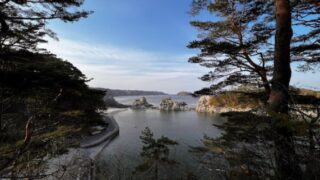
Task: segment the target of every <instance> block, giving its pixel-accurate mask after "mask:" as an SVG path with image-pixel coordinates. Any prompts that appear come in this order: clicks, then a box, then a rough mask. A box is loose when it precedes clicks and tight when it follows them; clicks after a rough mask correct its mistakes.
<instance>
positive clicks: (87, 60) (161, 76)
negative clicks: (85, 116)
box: [44, 39, 208, 93]
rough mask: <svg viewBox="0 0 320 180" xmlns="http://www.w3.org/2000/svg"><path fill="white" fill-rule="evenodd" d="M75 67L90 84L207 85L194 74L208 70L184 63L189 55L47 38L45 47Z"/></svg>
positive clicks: (173, 87) (163, 87) (144, 86)
mask: <svg viewBox="0 0 320 180" xmlns="http://www.w3.org/2000/svg"><path fill="white" fill-rule="evenodd" d="M44 47H45V48H47V49H48V50H49V51H51V52H52V53H54V54H57V56H58V57H60V58H63V59H66V60H68V61H70V62H71V63H73V64H74V65H75V66H76V67H78V68H79V69H80V70H81V71H82V72H83V73H84V74H86V76H87V77H88V78H94V80H92V81H91V82H89V85H91V86H94V87H107V88H115V89H142V90H160V91H165V92H168V93H176V92H178V91H181V90H188V91H194V90H198V89H200V88H202V87H204V86H206V85H208V84H205V83H204V82H201V81H200V80H199V79H197V77H199V76H201V75H202V74H204V73H205V72H207V71H208V70H207V69H204V68H202V67H199V66H197V65H194V64H189V63H188V62H187V59H188V57H190V56H192V54H166V53H158V52H150V51H145V50H138V49H133V48H120V47H115V46H112V45H97V44H95V43H85V42H77V41H73V40H68V39H60V41H53V40H50V41H49V43H48V44H46V45H45V46H44Z"/></svg>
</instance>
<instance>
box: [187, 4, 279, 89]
mask: <svg viewBox="0 0 320 180" xmlns="http://www.w3.org/2000/svg"><path fill="white" fill-rule="evenodd" d="M266 6H267V5H266V3H265V2H264V1H259V0H247V1H242V0H229V1H224V0H215V1H212V2H208V1H203V0H200V1H194V2H193V9H192V13H197V12H198V11H199V10H201V9H202V8H206V9H207V10H208V11H209V12H210V13H211V14H213V15H215V16H216V17H217V18H216V20H215V21H205V22H201V21H194V22H191V24H192V25H193V26H195V27H196V28H198V29H199V30H201V32H202V33H201V34H200V36H199V37H200V39H199V40H196V41H193V42H191V43H190V44H189V46H188V47H189V48H198V49H200V51H201V52H200V54H198V55H197V56H195V57H192V58H190V59H189V62H192V63H199V64H200V65H202V66H205V67H208V68H212V69H213V71H211V72H209V73H208V74H206V75H204V76H203V77H201V79H202V80H204V81H215V83H216V84H214V85H212V86H211V89H212V90H217V89H220V88H223V87H226V86H229V85H236V84H260V85H263V86H264V88H265V90H266V92H267V93H269V91H270V86H269V84H268V75H270V72H271V66H270V64H268V63H269V62H270V51H271V50H272V49H273V47H272V45H271V44H270V38H271V37H272V36H273V29H274V27H273V26H272V25H271V24H269V23H265V22H264V18H262V17H261V16H262V15H263V13H264V10H265V8H266Z"/></svg>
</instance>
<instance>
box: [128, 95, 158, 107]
mask: <svg viewBox="0 0 320 180" xmlns="http://www.w3.org/2000/svg"><path fill="white" fill-rule="evenodd" d="M152 106H153V105H152V104H149V103H148V102H147V99H146V98H145V97H141V98H140V99H136V100H135V101H134V102H133V103H132V106H131V108H133V109H146V108H151V107H152Z"/></svg>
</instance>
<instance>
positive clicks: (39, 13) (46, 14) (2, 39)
mask: <svg viewBox="0 0 320 180" xmlns="http://www.w3.org/2000/svg"><path fill="white" fill-rule="evenodd" d="M83 2H84V0H1V1H0V25H1V26H0V50H1V51H8V50H10V49H24V50H32V51H35V50H37V45H38V44H39V43H45V42H47V41H46V39H45V36H49V37H52V38H57V37H56V34H55V33H54V32H53V31H52V30H50V29H49V28H48V27H47V24H48V21H49V20H53V19H60V20H62V21H64V22H73V21H77V20H79V19H80V18H83V17H87V16H88V15H89V14H90V13H92V12H91V11H84V10H77V9H79V7H80V6H81V5H82V4H83Z"/></svg>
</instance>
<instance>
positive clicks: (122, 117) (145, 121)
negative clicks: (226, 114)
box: [98, 96, 224, 179]
mask: <svg viewBox="0 0 320 180" xmlns="http://www.w3.org/2000/svg"><path fill="white" fill-rule="evenodd" d="M166 97H171V98H172V99H173V100H176V101H184V102H186V103H187V104H188V105H189V107H194V106H195V104H196V102H197V100H198V98H193V97H190V96H146V98H147V101H148V102H149V103H152V104H153V105H155V106H158V105H159V103H160V101H161V99H163V98H166ZM137 98H140V96H135V97H132V96H130V97H128V96H127V97H116V100H117V101H118V102H120V103H123V104H131V103H132V102H133V101H134V100H135V99H137ZM114 118H115V119H116V121H117V123H118V124H119V127H120V134H119V136H118V137H117V138H116V139H114V140H113V141H112V142H111V143H110V144H109V145H108V146H107V147H106V148H105V149H104V150H103V151H102V152H101V154H100V156H99V158H98V162H99V163H98V164H99V171H100V174H98V175H99V177H100V178H103V177H108V179H141V178H143V179H144V177H139V176H137V175H133V174H132V172H133V171H134V170H135V167H137V166H138V165H139V164H141V163H142V162H143V159H142V158H141V156H140V153H141V151H142V145H143V144H142V142H141V140H140V138H139V136H140V135H141V131H142V130H144V129H145V128H146V127H149V128H150V129H151V131H152V132H153V133H154V136H155V137H156V138H159V137H161V136H166V137H168V138H170V139H172V140H175V141H177V142H178V143H179V145H177V146H173V147H171V148H170V157H171V158H172V159H173V160H175V161H177V162H178V163H177V165H174V166H172V167H171V166H168V167H170V168H169V169H166V168H164V169H162V174H163V176H162V177H163V178H160V179H167V178H168V177H169V176H170V177H172V178H173V177H174V179H175V178H180V177H185V176H187V175H186V173H188V172H190V173H193V174H201V177H203V178H204V179H205V177H206V176H205V174H206V173H207V170H205V169H203V168H202V167H203V166H202V165H201V163H199V160H200V159H201V158H202V156H199V154H195V153H191V152H190V150H191V147H197V146H203V141H202V140H203V137H204V136H205V135H206V136H209V137H212V138H214V137H218V136H220V135H221V133H222V132H221V130H219V129H218V128H216V127H215V126H213V124H221V123H222V122H223V121H224V119H222V118H220V117H218V116H213V115H210V114H203V113H197V112H195V111H181V112H165V111H160V110H155V109H148V110H131V109H128V110H125V111H122V112H119V113H117V114H116V115H115V116H114ZM173 170H174V171H173ZM172 173H173V174H172ZM110 177H111V178H110ZM147 179H148V178H147ZM169 179H170V178H169Z"/></svg>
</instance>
